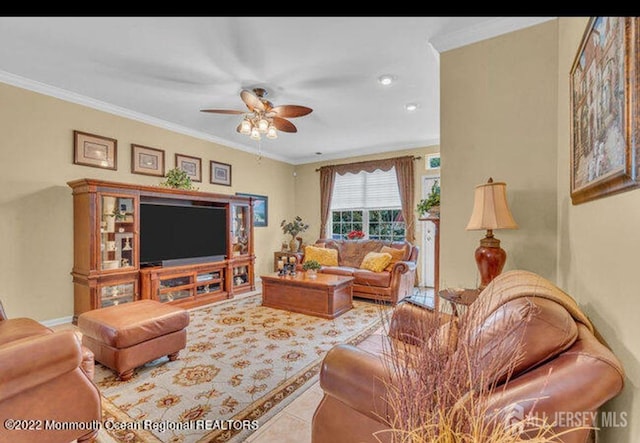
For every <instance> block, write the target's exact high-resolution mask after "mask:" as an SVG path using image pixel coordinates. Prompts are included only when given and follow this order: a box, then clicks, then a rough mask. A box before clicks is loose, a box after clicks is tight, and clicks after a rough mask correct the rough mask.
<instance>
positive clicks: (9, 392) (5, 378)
mask: <svg viewBox="0 0 640 443" xmlns="http://www.w3.org/2000/svg"><path fill="white" fill-rule="evenodd" d="M85 371H86V372H85ZM92 376H93V354H92V353H91V352H90V351H89V350H86V349H83V348H82V347H81V345H80V341H79V340H78V337H77V336H76V335H75V333H74V332H73V331H71V330H64V331H57V332H54V331H52V330H51V329H49V328H47V327H45V326H43V325H41V324H40V323H38V322H37V321H35V320H32V319H29V318H15V319H7V318H6V315H5V314H4V310H3V309H2V306H1V305H0V418H1V419H2V421H3V423H2V424H0V441H6V442H10V441H11V442H31V441H33V442H35V441H37V442H60V443H68V442H70V441H73V440H77V441H78V442H90V441H94V440H95V437H96V434H97V432H98V429H99V428H100V420H101V405H100V392H99V391H98V388H97V387H96V386H95V385H94V384H93V382H92V381H91V379H90V377H92ZM47 428H49V429H47Z"/></svg>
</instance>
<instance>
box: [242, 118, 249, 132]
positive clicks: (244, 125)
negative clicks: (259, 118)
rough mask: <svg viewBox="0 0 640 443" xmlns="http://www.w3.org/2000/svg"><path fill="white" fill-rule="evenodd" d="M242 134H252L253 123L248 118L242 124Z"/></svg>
mask: <svg viewBox="0 0 640 443" xmlns="http://www.w3.org/2000/svg"><path fill="white" fill-rule="evenodd" d="M240 134H245V135H248V134H251V122H250V121H249V120H248V119H246V118H245V119H244V120H242V123H240Z"/></svg>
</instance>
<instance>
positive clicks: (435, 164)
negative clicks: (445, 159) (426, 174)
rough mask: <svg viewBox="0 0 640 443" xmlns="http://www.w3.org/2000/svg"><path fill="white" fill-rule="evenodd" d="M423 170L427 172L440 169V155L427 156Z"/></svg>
mask: <svg viewBox="0 0 640 443" xmlns="http://www.w3.org/2000/svg"><path fill="white" fill-rule="evenodd" d="M424 161H425V165H424V166H425V168H426V169H427V170H435V169H440V154H429V155H427V156H426V157H425V159H424Z"/></svg>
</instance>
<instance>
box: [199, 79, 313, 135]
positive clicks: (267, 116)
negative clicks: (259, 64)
mask: <svg viewBox="0 0 640 443" xmlns="http://www.w3.org/2000/svg"><path fill="white" fill-rule="evenodd" d="M266 96H267V91H266V90H265V89H264V88H253V92H251V91H248V90H246V89H243V90H242V91H241V92H240V98H241V99H242V101H243V102H244V104H245V105H246V106H247V108H248V109H249V112H247V111H239V110H235V109H202V110H201V112H211V113H213V114H244V119H243V120H242V122H241V123H240V124H239V125H238V127H237V128H236V131H237V132H239V133H241V134H246V135H249V136H250V137H251V138H252V139H254V140H260V138H261V134H266V137H267V138H271V139H274V138H278V131H282V132H298V129H297V128H296V127H295V125H294V124H293V123H291V122H290V121H289V120H287V119H288V118H294V117H302V116H304V115H307V114H310V113H311V112H312V111H313V109H311V108H307V107H306V106H299V105H281V106H273V103H271V102H270V101H269V100H267V99H266V98H265V97H266Z"/></svg>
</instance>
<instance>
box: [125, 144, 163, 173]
mask: <svg viewBox="0 0 640 443" xmlns="http://www.w3.org/2000/svg"><path fill="white" fill-rule="evenodd" d="M131 172H133V173H134V174H143V175H155V176H157V177H164V151H163V150H162V149H156V148H150V147H148V146H141V145H134V144H133V143H132V144H131Z"/></svg>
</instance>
